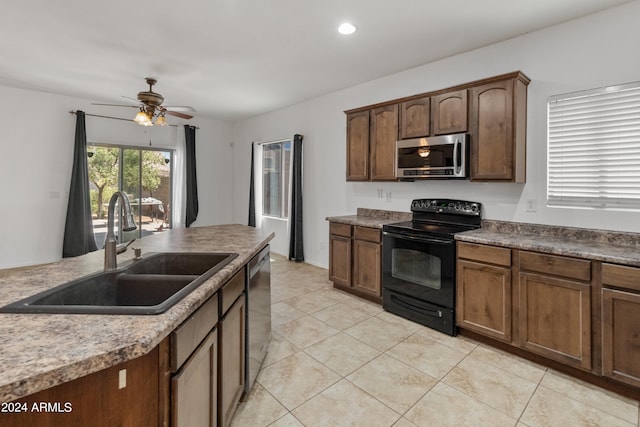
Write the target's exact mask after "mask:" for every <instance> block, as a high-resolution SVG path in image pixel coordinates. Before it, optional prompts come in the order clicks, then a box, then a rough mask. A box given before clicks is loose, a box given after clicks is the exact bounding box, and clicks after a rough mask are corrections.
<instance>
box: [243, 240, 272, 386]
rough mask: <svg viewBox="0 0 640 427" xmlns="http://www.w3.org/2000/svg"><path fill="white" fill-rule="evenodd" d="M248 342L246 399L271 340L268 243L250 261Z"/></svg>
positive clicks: (248, 272) (247, 285)
mask: <svg viewBox="0 0 640 427" xmlns="http://www.w3.org/2000/svg"><path fill="white" fill-rule="evenodd" d="M246 293H247V310H246V313H247V321H246V323H245V324H246V325H247V337H246V339H247V341H246V342H247V345H246V347H245V349H246V357H245V382H244V397H243V399H244V398H246V396H247V395H248V394H249V392H250V391H251V388H252V387H253V383H254V382H255V380H256V377H257V376H258V371H259V370H260V367H261V366H262V362H263V361H264V358H265V356H266V355H267V350H268V349H269V343H270V342H271V266H270V259H269V246H268V245H267V247H266V248H264V249H263V250H262V251H260V253H259V254H258V255H256V256H255V257H253V259H252V260H251V261H249V264H247V281H246Z"/></svg>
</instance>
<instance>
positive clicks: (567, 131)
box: [547, 82, 640, 209]
mask: <svg viewBox="0 0 640 427" xmlns="http://www.w3.org/2000/svg"><path fill="white" fill-rule="evenodd" d="M547 111H548V145H547V149H548V156H547V159H548V172H547V203H548V205H549V206H573V207H598V208H614V209H640V82H636V83H630V84H625V85H621V86H614V87H607V88H601V89H596V90H590V91H585V92H578V93H571V94H565V95H558V96H554V97H551V98H549V100H548V102H547Z"/></svg>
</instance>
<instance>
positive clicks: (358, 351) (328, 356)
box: [305, 332, 381, 376]
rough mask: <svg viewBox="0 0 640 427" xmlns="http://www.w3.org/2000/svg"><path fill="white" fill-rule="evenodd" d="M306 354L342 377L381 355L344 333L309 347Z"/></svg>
mask: <svg viewBox="0 0 640 427" xmlns="http://www.w3.org/2000/svg"><path fill="white" fill-rule="evenodd" d="M305 352H306V353H307V354H309V355H311V356H312V357H313V358H315V359H316V360H318V361H319V362H322V363H324V364H325V365H326V366H328V367H329V368H331V369H332V370H333V371H335V372H336V373H338V374H340V375H341V376H346V375H349V374H350V373H351V372H353V371H355V370H356V369H358V368H359V367H361V366H362V365H364V364H365V363H367V362H369V361H370V360H373V359H375V358H376V357H377V356H378V355H380V353H381V351H380V350H378V349H375V348H373V347H371V346H370V345H368V344H365V343H363V342H362V341H360V340H357V339H355V338H353V337H351V336H349V335H347V334H344V333H342V332H341V333H339V334H336V335H333V336H331V337H329V338H327V339H325V340H323V341H320V342H319V343H316V344H314V345H312V346H309V347H307V348H306V349H305Z"/></svg>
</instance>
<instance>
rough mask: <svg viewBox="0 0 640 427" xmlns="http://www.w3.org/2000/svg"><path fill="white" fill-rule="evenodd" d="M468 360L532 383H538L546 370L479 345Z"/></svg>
mask: <svg viewBox="0 0 640 427" xmlns="http://www.w3.org/2000/svg"><path fill="white" fill-rule="evenodd" d="M469 358H472V359H474V360H479V361H481V362H485V363H488V364H490V365H493V366H495V367H498V368H500V369H504V370H505V371H508V372H511V373H512V374H514V375H517V376H519V377H522V378H524V379H526V380H529V381H531V382H534V383H539V382H540V380H541V379H542V377H543V376H544V373H545V372H546V371H547V368H545V367H544V366H541V365H538V364H536V363H533V362H530V361H528V360H526V359H522V358H520V357H518V356H514V355H512V354H509V353H506V352H504V351H500V350H497V349H494V348H489V347H485V346H483V345H479V346H477V347H476V348H475V350H473V351H472V352H471V354H469Z"/></svg>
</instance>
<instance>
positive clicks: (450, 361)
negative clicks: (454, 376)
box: [387, 334, 466, 379]
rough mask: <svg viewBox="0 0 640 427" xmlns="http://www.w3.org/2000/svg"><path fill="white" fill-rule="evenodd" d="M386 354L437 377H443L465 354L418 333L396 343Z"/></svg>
mask: <svg viewBox="0 0 640 427" xmlns="http://www.w3.org/2000/svg"><path fill="white" fill-rule="evenodd" d="M387 354H389V355H390V356H393V357H395V358H396V359H398V360H401V361H403V362H405V363H406V364H408V365H410V366H413V367H414V368H416V369H419V370H421V371H422V372H424V373H426V374H429V375H431V376H432V377H434V378H438V379H441V378H442V377H444V376H445V375H446V374H447V373H448V372H449V371H450V370H451V369H452V368H453V367H454V366H455V365H457V364H458V362H460V361H461V360H462V359H463V358H464V357H465V356H466V355H465V353H461V352H459V351H457V350H454V349H453V348H451V347H447V346H445V345H442V344H440V343H438V342H435V341H432V340H430V339H428V338H425V337H422V336H420V335H419V334H415V335H412V336H410V337H409V338H407V339H406V340H404V341H402V342H401V343H399V344H397V345H396V346H394V347H393V348H391V349H390V350H389V351H387Z"/></svg>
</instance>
